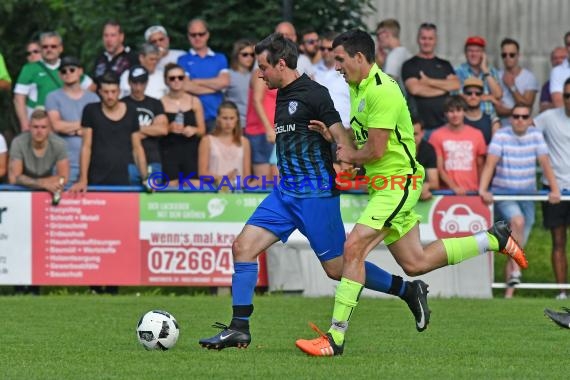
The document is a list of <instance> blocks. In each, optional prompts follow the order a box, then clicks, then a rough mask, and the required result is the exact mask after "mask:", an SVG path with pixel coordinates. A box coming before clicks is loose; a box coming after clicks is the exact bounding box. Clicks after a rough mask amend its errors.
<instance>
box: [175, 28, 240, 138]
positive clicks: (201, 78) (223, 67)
mask: <svg viewBox="0 0 570 380" xmlns="http://www.w3.org/2000/svg"><path fill="white" fill-rule="evenodd" d="M209 38H210V32H209V31H208V25H207V24H206V21H204V20H201V19H193V20H191V21H190V22H189V23H188V40H189V41H190V45H191V46H192V48H191V49H190V51H189V52H188V54H185V55H183V56H181V57H179V58H178V64H179V65H180V66H182V67H183V68H184V71H186V75H187V76H188V78H189V79H190V80H187V81H186V82H185V85H184V90H186V91H188V92H190V93H192V94H195V95H197V96H199V97H200V101H201V102H202V105H203V106H204V117H205V119H206V129H207V131H208V133H210V132H211V131H213V130H214V128H215V126H216V115H217V113H218V107H219V106H220V104H221V103H222V101H223V100H224V96H223V93H222V91H223V90H224V89H225V88H226V87H228V86H229V84H230V74H229V71H228V60H227V58H226V56H225V55H223V54H222V53H216V52H214V51H213V50H212V49H210V48H209V47H208V39H209Z"/></svg>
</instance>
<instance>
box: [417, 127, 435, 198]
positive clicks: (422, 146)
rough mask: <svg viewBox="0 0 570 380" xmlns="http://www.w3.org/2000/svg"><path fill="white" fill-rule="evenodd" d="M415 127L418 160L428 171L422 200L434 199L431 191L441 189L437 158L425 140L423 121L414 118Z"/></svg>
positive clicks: (421, 196)
mask: <svg viewBox="0 0 570 380" xmlns="http://www.w3.org/2000/svg"><path fill="white" fill-rule="evenodd" d="M412 123H413V125H414V140H415V142H416V159H417V160H418V162H419V163H420V164H421V165H422V166H423V167H424V169H425V171H426V180H425V181H424V184H423V187H422V194H421V195H420V200H422V201H425V200H427V199H430V198H431V197H432V194H431V190H437V189H439V174H438V173H437V156H436V154H435V149H434V148H433V146H432V145H431V144H430V143H429V142H427V141H426V140H425V139H424V123H423V121H422V120H421V119H418V118H412Z"/></svg>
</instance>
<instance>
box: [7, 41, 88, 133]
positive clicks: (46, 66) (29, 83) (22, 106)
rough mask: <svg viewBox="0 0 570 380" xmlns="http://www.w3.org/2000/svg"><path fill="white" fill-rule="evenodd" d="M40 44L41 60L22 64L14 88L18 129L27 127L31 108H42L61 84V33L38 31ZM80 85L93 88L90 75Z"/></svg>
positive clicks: (25, 129)
mask: <svg viewBox="0 0 570 380" xmlns="http://www.w3.org/2000/svg"><path fill="white" fill-rule="evenodd" d="M40 46H41V53H42V59H41V60H39V61H37V62H31V63H26V64H25V65H24V67H23V68H22V71H21V72H20V75H19V76H18V80H17V81H16V86H15V88H14V107H15V108H16V115H17V116H18V121H19V122H20V128H21V130H22V131H27V130H29V122H30V119H29V115H30V114H31V113H32V111H33V110H34V108H37V107H40V108H43V107H44V104H45V100H46V97H47V94H49V93H50V92H52V91H54V90H57V89H58V88H61V87H62V86H63V82H62V81H61V78H60V77H59V73H58V69H59V64H60V59H59V56H60V55H61V53H62V51H63V44H62V39H61V36H60V35H59V34H58V33H56V32H46V33H42V35H41V36H40ZM81 87H82V88H84V89H94V85H93V81H92V80H91V78H89V77H88V76H84V77H83V78H82V80H81ZM34 88H35V89H36V90H37V91H33V89H34Z"/></svg>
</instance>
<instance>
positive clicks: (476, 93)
mask: <svg viewBox="0 0 570 380" xmlns="http://www.w3.org/2000/svg"><path fill="white" fill-rule="evenodd" d="M483 88H484V87H483V81H482V80H481V79H478V78H474V77H470V78H467V79H465V82H464V83H463V94H462V96H463V99H464V100H465V103H467V108H466V109H465V116H464V118H463V122H464V123H465V124H467V125H470V126H472V127H475V128H477V129H478V130H480V131H481V133H482V134H483V138H484V139H485V144H487V145H489V143H490V142H491V137H493V135H494V134H495V132H496V131H497V130H498V129H499V128H501V123H500V122H499V118H498V117H497V116H496V115H494V114H493V115H488V114H486V113H484V112H483V111H481V98H482V96H483Z"/></svg>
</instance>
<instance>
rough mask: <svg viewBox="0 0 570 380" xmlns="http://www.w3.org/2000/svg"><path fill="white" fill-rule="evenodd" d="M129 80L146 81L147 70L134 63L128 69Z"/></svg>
mask: <svg viewBox="0 0 570 380" xmlns="http://www.w3.org/2000/svg"><path fill="white" fill-rule="evenodd" d="M129 82H136V83H145V82H148V71H147V70H146V69H145V68H144V67H142V66H140V65H134V66H133V67H131V69H130V70H129Z"/></svg>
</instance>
